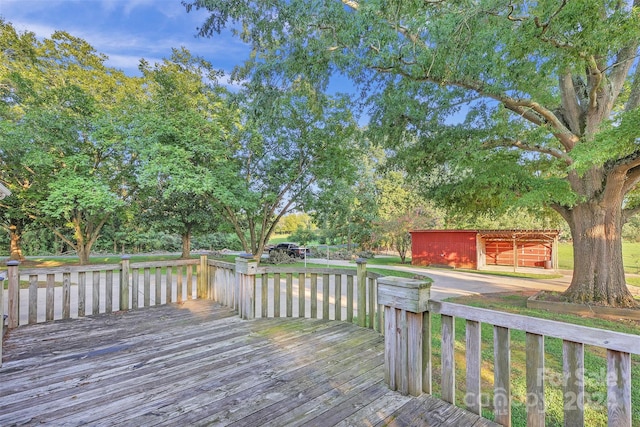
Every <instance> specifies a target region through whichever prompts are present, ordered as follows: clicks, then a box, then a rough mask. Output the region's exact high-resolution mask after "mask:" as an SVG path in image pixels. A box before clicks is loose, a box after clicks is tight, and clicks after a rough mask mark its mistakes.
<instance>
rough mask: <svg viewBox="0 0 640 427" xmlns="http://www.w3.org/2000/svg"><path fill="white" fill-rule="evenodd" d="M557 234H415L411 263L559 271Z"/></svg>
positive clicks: (427, 231) (457, 232)
mask: <svg viewBox="0 0 640 427" xmlns="http://www.w3.org/2000/svg"><path fill="white" fill-rule="evenodd" d="M558 234H559V232H558V230H416V231H412V232H411V251H412V257H411V263H412V264H413V265H433V266H441V267H454V268H469V269H474V270H482V269H491V268H492V267H493V268H504V267H513V268H514V269H516V268H522V267H528V268H545V269H555V270H557V269H558Z"/></svg>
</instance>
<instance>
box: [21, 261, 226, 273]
mask: <svg viewBox="0 0 640 427" xmlns="http://www.w3.org/2000/svg"><path fill="white" fill-rule="evenodd" d="M199 262H200V260H198V259H195V258H194V259H174V260H166V261H147V262H132V263H131V264H130V265H129V267H130V268H132V269H133V268H154V267H169V266H181V265H197V264H198V263H199ZM231 265H233V264H231ZM120 268H121V264H89V265H61V266H58V267H38V268H20V269H19V271H20V275H21V276H22V275H33V274H55V273H77V272H90V271H105V270H120Z"/></svg>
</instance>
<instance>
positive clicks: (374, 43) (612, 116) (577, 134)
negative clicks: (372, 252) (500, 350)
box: [187, 0, 640, 305]
mask: <svg viewBox="0 0 640 427" xmlns="http://www.w3.org/2000/svg"><path fill="white" fill-rule="evenodd" d="M636 3H637V2H635V1H634V2H631V1H630V0H627V1H608V0H607V1H597V0H588V1H579V2H578V1H575V2H567V1H563V2H557V1H553V0H544V1H539V2H508V3H506V2H496V1H494V0H480V1H476V2H445V1H428V2H393V3H389V2H379V1H370V2H351V1H331V0H327V1H320V2H312V3H309V2H305V1H302V0H276V1H272V2H268V3H261V2H252V1H248V0H238V1H233V2H230V1H223V0H192V1H189V2H187V10H190V9H191V8H205V9H207V10H209V11H210V12H211V13H210V15H209V18H208V19H207V20H206V21H205V22H204V24H203V26H202V27H201V34H202V35H207V36H213V35H214V34H215V33H217V32H220V31H222V30H223V29H224V28H225V27H227V26H230V27H232V28H233V29H234V30H235V31H236V34H237V35H238V36H239V37H240V38H241V39H242V40H243V41H245V42H246V43H248V44H250V45H251V47H252V48H253V54H252V57H251V58H249V59H248V61H247V62H246V63H245V65H244V66H243V67H241V68H239V69H238V70H237V72H236V76H237V77H238V78H242V79H246V80H249V81H252V82H255V81H261V80H262V79H264V77H265V76H270V77H273V76H274V75H275V76H278V77H279V78H280V79H281V81H283V82H285V83H288V82H294V81H297V80H298V79H308V81H312V82H314V84H315V85H316V87H319V88H323V89H324V88H326V87H327V85H328V82H329V77H330V76H331V75H332V74H335V73H339V74H340V75H341V76H346V77H349V78H350V79H351V80H352V81H353V82H354V83H355V84H356V85H358V87H359V88H360V89H361V93H362V95H363V96H362V99H363V101H364V105H366V107H367V108H368V110H367V112H368V113H369V114H370V117H371V120H370V123H369V126H368V127H367V136H368V138H369V139H370V140H371V141H373V142H374V143H377V144H382V145H383V146H384V147H385V148H386V149H388V150H389V152H390V153H392V155H393V156H394V158H395V162H396V164H397V165H399V167H402V168H406V170H408V171H409V172H410V174H411V175H412V176H413V183H414V184H415V186H416V187H417V188H419V189H420V190H421V192H423V193H424V194H425V195H426V196H427V197H428V198H429V199H431V200H433V201H434V202H435V203H436V204H437V205H438V206H449V207H450V208H451V209H453V212H454V213H456V214H458V213H463V212H464V213H469V212H473V213H480V212H483V213H487V214H489V215H490V216H493V217H500V216H502V215H503V214H505V213H506V212H508V211H509V210H510V209H514V208H515V209H518V210H522V211H524V210H538V211H540V210H541V209H553V210H554V211H556V212H557V213H558V214H559V215H560V216H561V217H562V218H563V219H564V220H566V222H567V224H568V225H569V227H570V229H571V233H572V235H573V236H574V242H575V244H576V245H578V246H579V248H577V249H579V250H580V251H581V256H580V257H577V258H576V262H577V264H576V265H577V266H579V268H576V272H577V274H578V275H577V276H576V280H575V283H574V284H575V286H572V288H573V289H571V292H570V294H571V295H570V296H571V297H572V298H574V299H575V300H581V301H582V300H584V299H585V298H587V299H588V298H591V295H596V294H598V293H599V291H596V289H606V290H607V292H606V293H607V295H608V296H607V302H606V303H608V304H612V305H630V304H632V299H631V296H630V294H628V293H627V292H625V288H624V275H623V269H622V265H621V264H620V263H619V262H618V263H615V264H614V265H611V264H610V263H609V262H608V261H609V260H608V259H607V260H602V259H600V261H599V262H592V258H601V257H603V256H607V257H610V258H612V259H620V258H621V256H620V252H621V241H620V234H621V230H620V228H621V226H622V224H623V222H624V220H626V219H627V218H629V217H630V216H632V215H633V214H635V213H636V211H637V210H640V203H639V201H640V198H639V197H638V194H640V190H638V188H637V187H638V183H639V182H640V173H639V172H638V169H637V168H638V159H639V158H640V146H638V144H637V140H638V137H639V136H640V133H639V130H638V129H640V128H639V127H638V126H637V124H638V120H639V117H640V113H639V111H640V65H639V64H638V61H637V60H636V59H637V57H638V54H639V53H640V15H639V14H638V13H637V4H636ZM361 188H366V184H365V183H363V185H362V187H361ZM363 193H365V194H366V193H367V191H364V192H363ZM369 193H370V192H369ZM346 199H348V200H351V201H352V202H355V201H356V200H357V201H359V202H360V201H366V200H367V199H366V197H363V194H362V193H360V194H358V195H357V196H356V194H355V191H354V192H352V193H351V194H350V195H347V196H346ZM370 199H371V198H370ZM343 206H344V204H343ZM339 211H341V212H344V213H343V214H342V217H343V218H348V220H344V219H343V220H342V221H340V222H341V224H348V223H354V222H355V223H357V221H353V220H356V219H357V218H356V217H355V216H354V215H353V213H352V212H349V211H348V210H346V209H339ZM325 216H326V217H328V216H329V215H328V214H327V215H325ZM603 218H608V219H607V222H606V223H605V222H604V220H603ZM327 222H328V221H327ZM332 222H336V223H337V222H338V221H337V218H333V219H332ZM318 224H322V221H318ZM593 230H604V233H605V236H599V235H594V234H597V233H593ZM349 231H350V232H351V230H349ZM349 236H351V234H349ZM584 236H588V237H584ZM350 238H351V237H349V240H350ZM610 242H611V243H610ZM363 243H364V239H363ZM370 243H371V242H368V244H370ZM615 295H618V296H620V295H622V296H621V297H616V296H615Z"/></svg>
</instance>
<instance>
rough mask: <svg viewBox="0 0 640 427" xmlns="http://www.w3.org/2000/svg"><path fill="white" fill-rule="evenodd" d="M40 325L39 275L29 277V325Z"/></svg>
mask: <svg viewBox="0 0 640 427" xmlns="http://www.w3.org/2000/svg"><path fill="white" fill-rule="evenodd" d="M34 323H38V275H37V274H30V275H29V324H34Z"/></svg>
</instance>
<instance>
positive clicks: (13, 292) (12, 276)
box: [7, 260, 20, 329]
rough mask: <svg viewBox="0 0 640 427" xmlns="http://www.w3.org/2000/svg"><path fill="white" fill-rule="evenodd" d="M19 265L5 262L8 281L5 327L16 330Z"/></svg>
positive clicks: (18, 322)
mask: <svg viewBox="0 0 640 427" xmlns="http://www.w3.org/2000/svg"><path fill="white" fill-rule="evenodd" d="M19 265H20V263H19V262H18V261H15V260H11V261H7V279H9V292H8V294H9V301H8V304H7V311H8V312H7V314H8V315H9V319H8V322H7V327H8V328H9V329H11V328H17V327H18V324H20V312H19V310H20V308H19V307H20V275H19V274H18V266H19Z"/></svg>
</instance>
